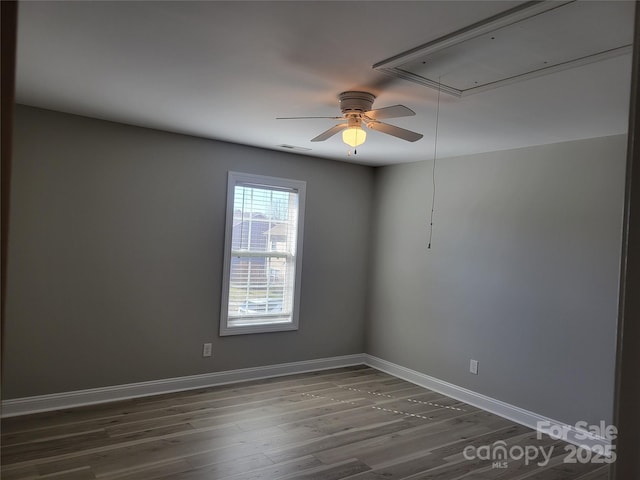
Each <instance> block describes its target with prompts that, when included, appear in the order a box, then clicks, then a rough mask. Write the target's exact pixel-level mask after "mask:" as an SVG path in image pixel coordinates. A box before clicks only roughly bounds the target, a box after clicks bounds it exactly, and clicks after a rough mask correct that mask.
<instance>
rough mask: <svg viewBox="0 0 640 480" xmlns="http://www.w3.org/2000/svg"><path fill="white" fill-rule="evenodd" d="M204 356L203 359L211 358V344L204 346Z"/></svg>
mask: <svg viewBox="0 0 640 480" xmlns="http://www.w3.org/2000/svg"><path fill="white" fill-rule="evenodd" d="M202 356H203V357H210V356H211V344H210V343H205V344H204V345H202Z"/></svg>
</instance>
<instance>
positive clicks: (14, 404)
mask: <svg viewBox="0 0 640 480" xmlns="http://www.w3.org/2000/svg"><path fill="white" fill-rule="evenodd" d="M363 363H364V355H363V354H355V355H344V356H341V357H330V358H320V359H315V360H305V361H301V362H291V363H280V364H276V365H267V366H264V367H254V368H241V369H238V370H227V371H224V372H214V373H205V374H202V375H190V376H188V377H177V378H167V379H163V380H153V381H150V382H140V383H130V384H126V385H115V386H112V387H101V388H90V389H87V390H76V391H72V392H62V393H53V394H49V395H38V396H35V397H25V398H15V399H10V400H3V401H2V415H1V416H2V418H5V417H15V416H18V415H28V414H31V413H38V412H47V411H51V410H61V409H65V408H71V407H79V406H84V405H93V404H97V403H106V402H113V401H117V400H127V399H130V398H136V397H146V396H150V395H159V394H163V393H171V392H178V391H183V390H192V389H195V388H205V387H212V386H216V385H224V384H228V383H236V382H245V381H249V380H259V379H262V378H270V377H280V376H283V375H291V374H294V373H304V372H313V371H318V370H328V369H331V368H340V367H348V366H352V365H362V364H363Z"/></svg>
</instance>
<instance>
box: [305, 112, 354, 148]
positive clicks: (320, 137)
mask: <svg viewBox="0 0 640 480" xmlns="http://www.w3.org/2000/svg"><path fill="white" fill-rule="evenodd" d="M338 118H340V117H338ZM346 127H347V124H346V123H339V124H338V125H334V126H333V127H331V128H330V129H329V130H327V131H325V132H322V133H321V134H320V135H318V136H317V137H315V138H312V139H311V141H312V142H324V141H325V140H326V139H328V138H331V137H333V136H334V135H335V134H336V133H338V132H339V131H340V130H342V129H343V128H346Z"/></svg>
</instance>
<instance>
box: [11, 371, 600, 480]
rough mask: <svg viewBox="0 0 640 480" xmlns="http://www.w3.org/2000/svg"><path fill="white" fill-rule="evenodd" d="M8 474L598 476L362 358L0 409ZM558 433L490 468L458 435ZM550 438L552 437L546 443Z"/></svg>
mask: <svg viewBox="0 0 640 480" xmlns="http://www.w3.org/2000/svg"><path fill="white" fill-rule="evenodd" d="M0 441H1V451H0V475H1V477H2V478H3V479H6V480H45V479H53V480H62V479H64V480H87V479H92V480H94V479H103V480H204V479H206V480H288V479H296V480H339V479H344V480H346V479H349V480H383V479H384V480H420V479H438V480H607V478H608V469H607V468H606V466H604V467H603V466H602V465H598V464H592V463H587V464H568V463H566V461H565V456H564V455H563V454H562V453H563V450H562V447H563V446H565V444H563V443H562V442H559V441H557V440H552V439H549V438H544V437H543V438H542V439H538V438H537V435H536V434H535V432H533V431H532V430H529V429H527V428H525V427H522V426H520V425H517V424H514V423H512V422H510V421H508V420H506V419H504V418H501V417H498V416H496V415H493V414H491V413H488V412H484V411H482V410H479V409H478V408H476V407H473V406H470V405H467V404H464V403H462V402H459V401H457V400H455V399H452V398H449V397H446V396H444V395H442V394H439V393H437V392H433V391H430V390H427V389H424V388H421V387H419V386H417V385H414V384H412V383H409V382H406V381H404V380H401V379H398V378H395V377H393V376H391V375H388V374H386V373H383V372H380V371H377V370H375V369H373V368H370V367H364V366H356V367H346V368H340V369H334V370H325V371H321V372H309V373H303V374H298V375H287V376H283V377H276V378H268V379H260V380H256V381H250V382H244V383H238V384H231V385H221V386H217V387H210V388H203V389H195V390H189V391H184V392H174V393H170V394H165V395H158V396H154V397H147V398H136V399H131V400H124V401H119V402H113V403H109V404H100V405H94V406H87V407H81V408H74V409H66V410H62V411H58V412H48V413H40V414H35V415H28V416H23V417H12V418H6V419H3V420H2V436H1V438H0ZM497 441H504V442H507V444H508V445H522V446H524V445H533V446H537V447H544V446H549V445H555V446H556V447H557V450H554V456H552V458H551V461H550V462H549V464H548V465H545V466H539V465H532V464H530V463H529V464H526V463H525V462H524V461H523V460H510V461H509V462H508V466H507V468H495V466H494V465H492V464H491V462H490V461H488V460H480V459H473V460H468V459H467V458H465V457H464V455H463V453H462V452H463V451H464V449H465V447H467V446H474V447H479V446H482V445H491V444H493V443H494V442H497ZM554 442H555V443H554Z"/></svg>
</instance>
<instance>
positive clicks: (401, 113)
mask: <svg viewBox="0 0 640 480" xmlns="http://www.w3.org/2000/svg"><path fill="white" fill-rule="evenodd" d="M375 98H376V97H375V95H373V94H371V93H368V92H355V91H349V92H342V93H341V94H340V95H338V100H340V110H341V111H342V116H340V117H278V118H277V119H276V120H301V119H312V118H330V119H334V120H344V121H345V122H344V123H339V124H337V125H334V126H333V127H331V128H330V129H329V130H326V131H325V132H322V133H321V134H320V135H318V136H317V137H315V138H312V139H311V141H312V142H323V141H325V140H327V139H329V138H331V137H333V136H334V135H335V134H336V133H338V132H340V131H341V132H342V141H343V142H344V143H346V144H347V145H349V146H351V147H357V146H358V145H362V144H363V143H364V141H365V139H366V137H367V132H366V131H365V130H364V129H363V128H362V127H363V126H365V127H367V128H369V129H371V130H376V131H378V132H382V133H386V134H388V135H393V136H394V137H397V138H401V139H402V140H406V141H408V142H415V141H417V140H420V139H421V138H422V134H421V133H416V132H412V131H411V130H406V129H404V128H400V127H396V126H395V125H389V124H388V123H383V122H381V121H380V120H381V119H387V118H398V117H409V116H412V115H415V114H416V113H415V112H414V111H413V110H411V109H410V108H407V107H405V106H404V105H392V106H390V107H384V108H378V109H376V110H371V106H372V105H373V101H374V100H375Z"/></svg>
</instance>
